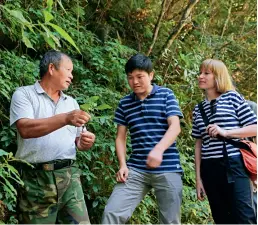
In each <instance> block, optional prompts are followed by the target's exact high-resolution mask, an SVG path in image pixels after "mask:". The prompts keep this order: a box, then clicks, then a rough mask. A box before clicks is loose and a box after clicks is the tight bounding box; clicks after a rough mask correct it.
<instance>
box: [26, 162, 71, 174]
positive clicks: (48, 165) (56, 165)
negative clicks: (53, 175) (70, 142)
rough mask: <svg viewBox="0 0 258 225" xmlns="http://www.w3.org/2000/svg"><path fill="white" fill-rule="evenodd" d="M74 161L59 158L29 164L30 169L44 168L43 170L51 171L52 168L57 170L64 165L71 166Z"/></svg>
mask: <svg viewBox="0 0 258 225" xmlns="http://www.w3.org/2000/svg"><path fill="white" fill-rule="evenodd" d="M74 162H75V161H74V160H72V159H62V160H61V159H60V160H54V161H50V162H45V163H35V164H31V165H32V166H33V168H31V169H32V170H45V171H52V170H59V169H62V168H64V167H69V166H71V165H72V164H73V163H74Z"/></svg>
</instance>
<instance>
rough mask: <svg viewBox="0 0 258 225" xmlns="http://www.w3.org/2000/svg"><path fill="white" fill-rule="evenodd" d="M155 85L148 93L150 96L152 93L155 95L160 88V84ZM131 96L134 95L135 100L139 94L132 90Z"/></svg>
mask: <svg viewBox="0 0 258 225" xmlns="http://www.w3.org/2000/svg"><path fill="white" fill-rule="evenodd" d="M152 85H153V88H152V90H151V93H150V94H149V95H148V96H150V95H154V94H155V93H156V92H157V91H158V90H159V88H160V87H159V86H158V85H156V84H154V83H153V84H152ZM130 96H131V97H132V99H134V100H135V101H136V100H138V97H137V95H136V94H135V93H134V92H132V93H131V94H130Z"/></svg>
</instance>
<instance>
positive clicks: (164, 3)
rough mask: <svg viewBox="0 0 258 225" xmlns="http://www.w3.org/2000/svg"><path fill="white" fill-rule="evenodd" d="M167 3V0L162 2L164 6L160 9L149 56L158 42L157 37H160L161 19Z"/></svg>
mask: <svg viewBox="0 0 258 225" xmlns="http://www.w3.org/2000/svg"><path fill="white" fill-rule="evenodd" d="M166 4H167V0H163V2H162V7H161V10H160V14H159V18H158V20H157V23H156V25H155V28H154V33H153V37H152V43H151V45H150V47H149V50H148V53H147V56H149V55H150V53H151V52H152V49H153V47H154V45H155V43H156V40H157V37H158V34H159V29H160V25H161V21H162V18H163V16H164V14H165V12H166Z"/></svg>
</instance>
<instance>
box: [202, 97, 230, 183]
mask: <svg viewBox="0 0 258 225" xmlns="http://www.w3.org/2000/svg"><path fill="white" fill-rule="evenodd" d="M198 108H199V110H200V112H201V115H202V119H203V122H204V124H205V126H206V127H207V126H208V125H209V119H208V117H207V115H206V113H205V111H204V108H203V105H202V102H200V103H199V104H198ZM218 138H219V139H221V140H222V141H223V151H222V153H223V158H224V160H225V163H226V168H227V180H228V183H232V182H234V177H233V174H232V170H231V167H230V163H229V159H228V153H227V147H226V143H225V138H222V137H218Z"/></svg>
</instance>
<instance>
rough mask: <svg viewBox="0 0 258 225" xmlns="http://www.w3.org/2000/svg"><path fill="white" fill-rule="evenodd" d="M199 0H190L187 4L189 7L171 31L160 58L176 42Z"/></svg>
mask: <svg viewBox="0 0 258 225" xmlns="http://www.w3.org/2000/svg"><path fill="white" fill-rule="evenodd" d="M198 2H199V0H189V3H188V5H187V7H186V8H185V10H184V13H183V15H182V17H181V20H180V22H179V23H178V25H177V26H176V27H175V29H174V30H173V31H172V32H171V33H170V35H169V37H168V39H167V41H166V43H165V45H164V46H163V48H162V49H161V51H160V54H159V58H161V56H162V55H163V53H164V52H166V51H167V49H169V48H170V46H171V45H172V43H173V42H174V40H175V39H176V37H177V36H178V34H179V33H180V31H181V30H182V29H183V27H184V26H185V25H186V24H187V19H188V18H189V15H190V13H191V11H192V10H193V8H194V6H195V5H196V3H198Z"/></svg>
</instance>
